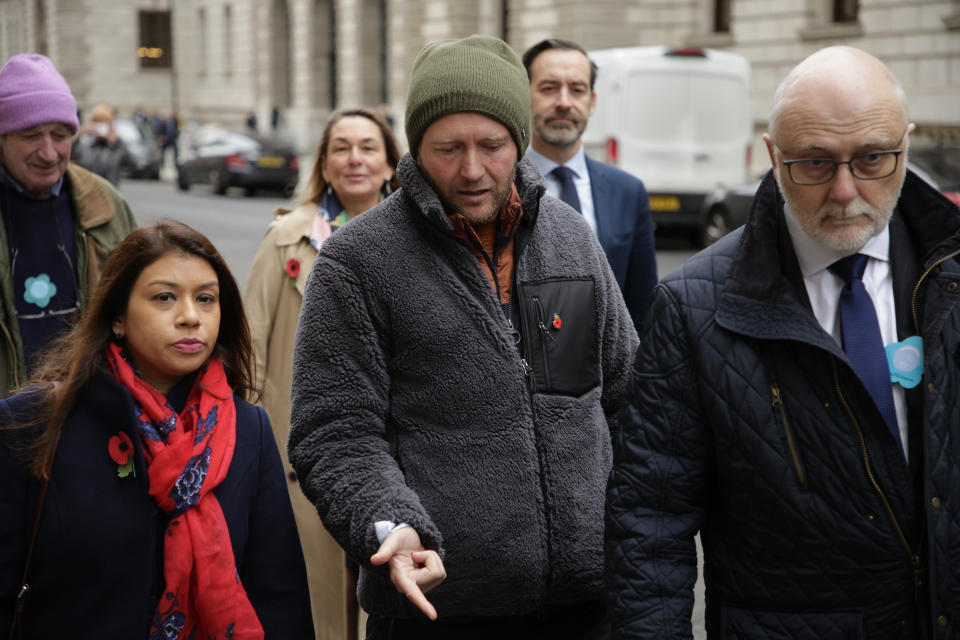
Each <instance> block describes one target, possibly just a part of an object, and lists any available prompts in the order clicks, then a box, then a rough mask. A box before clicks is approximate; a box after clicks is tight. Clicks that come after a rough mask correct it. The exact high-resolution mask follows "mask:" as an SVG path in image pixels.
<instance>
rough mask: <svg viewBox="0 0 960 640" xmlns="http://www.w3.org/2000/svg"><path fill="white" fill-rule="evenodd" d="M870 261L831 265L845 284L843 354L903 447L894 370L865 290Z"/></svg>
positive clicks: (850, 258)
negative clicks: (892, 371)
mask: <svg viewBox="0 0 960 640" xmlns="http://www.w3.org/2000/svg"><path fill="white" fill-rule="evenodd" d="M868 259H869V258H868V256H865V255H863V254H861V253H856V254H854V255H852V256H847V257H846V258H843V259H842V260H837V261H836V262H834V263H833V264H832V265H830V271H831V272H832V273H833V274H835V275H837V276H839V277H840V278H841V279H842V280H843V281H844V283H845V284H844V286H843V291H841V292H840V328H841V334H842V335H843V350H844V351H846V352H847V357H848V358H849V359H850V363H851V364H853V368H854V370H856V372H857V375H859V376H860V379H861V380H862V381H863V384H864V385H865V386H866V387H867V391H869V392H870V395H871V396H873V401H874V402H875V403H876V405H877V408H878V409H880V414H881V415H882V416H883V419H884V420H885V421H886V423H887V426H888V427H889V428H890V431H891V432H892V433H893V435H894V438H896V440H897V443H900V428H899V427H898V426H897V412H896V409H895V408H894V404H893V391H892V390H891V388H890V385H891V382H890V368H889V365H888V364H887V355H886V352H885V351H884V348H883V338H881V337H880V323H878V322H877V312H876V309H874V308H873V300H871V299H870V294H869V293H867V290H866V288H865V287H864V286H863V271H864V269H865V268H866V266H867V260H868Z"/></svg>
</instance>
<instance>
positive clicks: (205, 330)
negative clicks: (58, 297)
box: [0, 222, 314, 640]
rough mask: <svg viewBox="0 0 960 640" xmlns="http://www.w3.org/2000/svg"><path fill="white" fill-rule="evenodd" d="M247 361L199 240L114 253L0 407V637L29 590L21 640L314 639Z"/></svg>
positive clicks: (205, 244)
mask: <svg viewBox="0 0 960 640" xmlns="http://www.w3.org/2000/svg"><path fill="white" fill-rule="evenodd" d="M221 318H222V319H223V321H221ZM252 356H253V354H252V349H251V343H250V334H249V332H248V329H247V324H246V319H245V318H244V313H243V305H242V300H241V297H240V292H239V290H238V288H237V284H236V282H235V281H234V279H233V276H232V275H231V274H230V271H229V270H228V268H227V266H226V263H225V262H224V260H223V258H222V257H221V256H220V254H219V253H217V251H216V249H215V248H214V247H213V245H211V244H210V242H209V241H208V240H207V239H206V238H205V237H203V236H202V235H200V234H199V233H197V232H196V231H194V230H193V229H191V228H189V227H187V226H185V225H182V224H179V223H175V222H165V223H160V224H158V225H156V226H153V227H147V228H143V229H139V230H137V231H134V232H133V233H131V234H130V235H129V236H128V237H127V239H126V240H124V241H123V242H122V243H120V245H119V246H118V247H117V249H116V250H115V251H114V253H113V255H111V257H110V259H109V260H108V261H107V264H106V266H105V267H104V272H103V279H102V280H101V283H100V286H99V288H98V289H97V292H96V294H95V295H94V297H93V299H92V300H91V303H90V306H89V308H88V309H87V313H86V314H85V315H84V317H83V319H82V320H81V322H80V324H79V325H78V327H77V329H76V331H74V332H73V333H71V334H69V335H67V336H65V337H63V338H62V339H61V340H59V341H58V342H57V343H56V344H55V346H54V348H53V349H52V350H51V352H50V354H49V356H48V357H47V358H46V360H45V361H44V363H43V366H42V367H41V369H40V371H39V373H38V374H37V378H36V380H37V382H38V383H39V384H37V385H36V386H31V387H29V388H28V389H26V390H24V391H22V392H20V393H19V394H17V395H15V396H13V397H11V398H9V399H8V400H4V401H0V424H2V425H3V426H5V427H19V428H12V429H11V428H5V429H0V438H2V441H3V444H2V445H0V485H2V486H3V488H4V491H3V495H4V498H3V500H2V502H0V540H3V541H4V544H2V545H0V627H2V628H4V629H9V628H10V625H11V615H12V614H13V611H14V603H15V599H16V596H17V594H18V592H21V584H25V585H29V589H26V590H25V595H24V597H23V598H22V599H19V600H17V602H18V606H19V605H22V606H23V611H22V617H21V619H20V625H21V631H22V634H23V637H25V638H38V639H39V638H61V637H68V636H72V637H78V636H79V637H83V636H96V637H98V638H138V637H140V638H145V637H147V636H148V635H149V637H151V638H161V637H162V638H186V637H190V638H193V637H197V638H201V637H202V638H207V637H210V638H213V637H216V638H230V637H234V638H264V637H267V638H299V639H301V640H308V639H312V638H313V637H314V635H313V626H312V622H311V619H310V615H309V602H308V593H307V584H306V574H305V571H304V566H303V555H302V553H301V551H300V544H299V542H298V539H297V531H296V526H295V523H294V519H293V513H292V510H291V508H290V501H289V499H288V497H287V489H286V484H285V482H284V479H283V467H282V465H281V462H280V456H279V455H278V452H277V446H276V443H275V442H274V439H273V433H272V431H271V429H270V421H269V419H268V418H267V416H266V413H265V412H264V411H263V410H262V409H259V408H257V407H254V406H252V405H250V404H248V403H247V402H245V401H244V400H242V399H241V396H242V395H243V394H244V393H245V392H246V391H247V390H248V389H249V388H250V385H251V382H252V381H251V373H252V369H251V368H252ZM24 456H25V457H26V460H23V459H21V458H23V457H24ZM21 580H22V583H21ZM80 620H82V621H83V622H82V625H81V626H82V627H83V629H89V630H90V632H89V633H87V632H85V631H83V630H81V631H78V629H77V623H78V621H80Z"/></svg>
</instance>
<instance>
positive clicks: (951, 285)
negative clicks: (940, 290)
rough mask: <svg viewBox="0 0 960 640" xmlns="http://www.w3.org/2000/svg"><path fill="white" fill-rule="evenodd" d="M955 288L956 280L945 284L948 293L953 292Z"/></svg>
mask: <svg viewBox="0 0 960 640" xmlns="http://www.w3.org/2000/svg"><path fill="white" fill-rule="evenodd" d="M956 290H957V282H956V281H953V282H951V283H950V284H948V285H947V291H949V292H950V293H953V292H954V291H956Z"/></svg>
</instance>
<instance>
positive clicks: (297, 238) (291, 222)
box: [273, 202, 318, 247]
mask: <svg viewBox="0 0 960 640" xmlns="http://www.w3.org/2000/svg"><path fill="white" fill-rule="evenodd" d="M317 208H318V205H317V204H316V203H313V202H308V203H306V204H301V205H300V206H298V207H297V208H296V209H294V210H293V211H290V210H289V209H284V208H282V207H280V208H278V209H276V210H275V211H274V212H273V217H274V220H275V224H276V225H277V237H276V241H275V244H276V246H278V247H284V246H288V245H291V244H297V243H298V242H301V241H303V239H304V238H309V237H310V230H311V229H312V228H313V218H314V216H316V215H317Z"/></svg>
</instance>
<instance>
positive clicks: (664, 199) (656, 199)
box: [650, 196, 680, 211]
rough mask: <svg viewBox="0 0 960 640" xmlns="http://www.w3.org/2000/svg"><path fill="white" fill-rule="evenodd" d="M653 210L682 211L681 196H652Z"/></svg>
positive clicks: (651, 207)
mask: <svg viewBox="0 0 960 640" xmlns="http://www.w3.org/2000/svg"><path fill="white" fill-rule="evenodd" d="M650 210H651V211H680V198H678V197H676V196H650Z"/></svg>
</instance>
